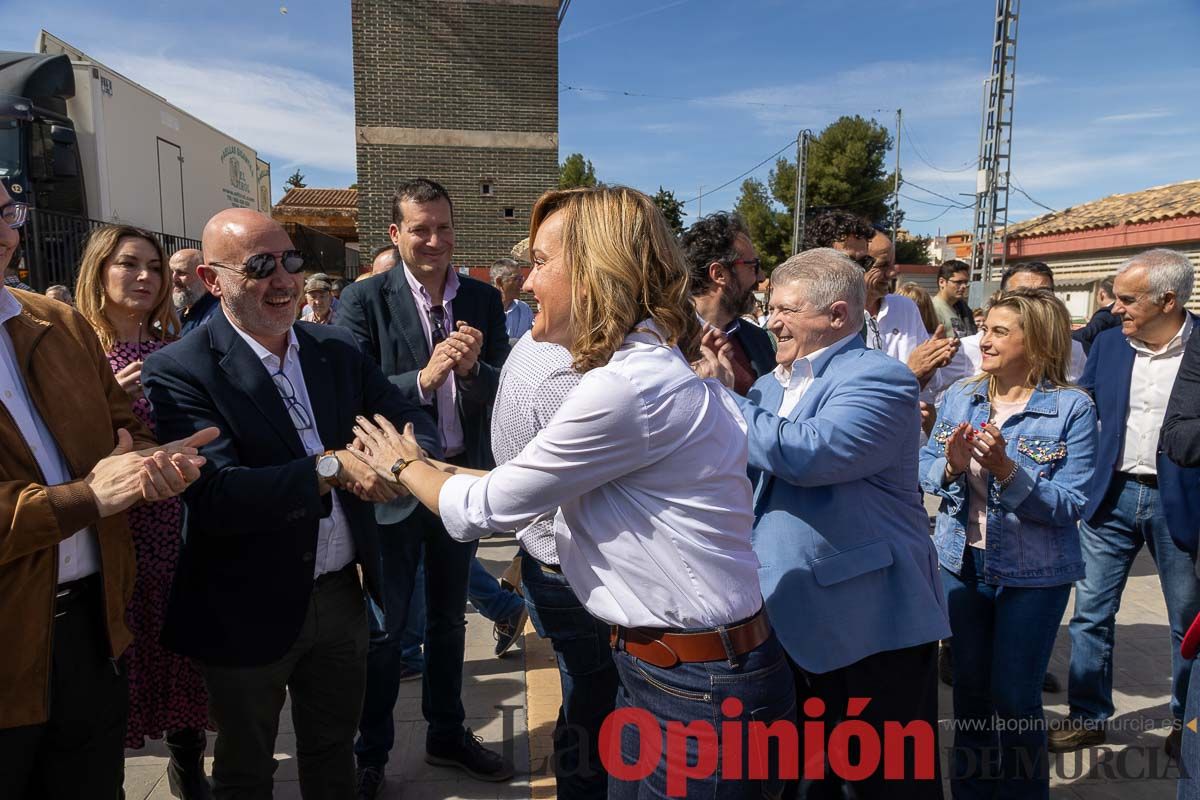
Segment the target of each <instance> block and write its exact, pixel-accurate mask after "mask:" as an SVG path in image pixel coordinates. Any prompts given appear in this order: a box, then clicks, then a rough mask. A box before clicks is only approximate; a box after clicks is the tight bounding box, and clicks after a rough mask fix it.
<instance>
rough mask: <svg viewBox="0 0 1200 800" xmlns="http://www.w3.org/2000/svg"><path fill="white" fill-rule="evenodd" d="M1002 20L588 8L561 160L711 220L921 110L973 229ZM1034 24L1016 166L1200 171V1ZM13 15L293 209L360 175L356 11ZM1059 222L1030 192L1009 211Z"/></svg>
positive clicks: (563, 35)
mask: <svg viewBox="0 0 1200 800" xmlns="http://www.w3.org/2000/svg"><path fill="white" fill-rule="evenodd" d="M98 5H102V7H98ZM281 5H286V7H287V13H286V14H282V13H280V8H281ZM993 8H994V4H993V3H992V2H990V0H920V1H918V0H880V1H878V2H877V1H876V0H863V2H859V3H856V4H853V5H851V4H850V3H845V2H838V3H828V2H814V1H812V0H737V1H736V2H734V1H733V0H572V3H571V6H570V9H569V12H568V14H567V17H566V20H565V22H564V23H563V26H562V29H561V31H560V34H559V63H560V70H559V83H560V85H561V86H563V87H566V86H573V87H581V88H583V89H588V90H597V89H598V90H604V91H578V90H573V89H565V88H564V89H563V90H562V91H561V92H560V95H559V98H560V104H559V117H560V119H559V126H560V154H561V155H563V156H565V155H566V154H568V153H571V152H576V151H578V152H582V153H584V154H585V155H586V156H587V157H588V158H590V159H591V160H592V162H593V163H594V164H595V167H596V171H597V173H598V175H599V176H600V178H601V179H602V180H605V181H608V182H610V183H626V184H629V185H632V186H636V187H638V188H641V189H644V190H647V191H654V190H656V189H657V188H658V186H659V185H662V186H665V187H666V188H669V189H672V190H674V191H675V192H676V194H677V195H678V196H679V197H680V198H681V199H684V200H690V201H692V202H689V204H688V206H687V210H688V211H689V212H690V213H691V214H693V215H694V214H695V213H696V211H697V210H698V208H697V206H698V205H699V204H698V203H697V202H695V201H694V200H693V198H695V197H696V195H697V194H699V192H700V187H701V186H704V187H706V188H705V191H706V192H708V191H712V190H713V188H714V187H717V186H718V185H720V184H723V183H725V182H727V181H729V180H730V179H731V178H734V177H736V176H738V175H740V174H741V173H743V172H745V171H746V170H748V169H750V168H751V167H752V166H754V165H755V164H757V163H758V162H760V161H762V160H763V159H764V158H766V157H767V156H769V155H770V154H771V153H773V152H775V151H776V150H779V149H780V148H781V147H784V146H785V145H786V144H787V143H788V141H789V140H794V138H795V135H796V131H797V130H798V129H799V128H802V127H807V128H811V129H813V130H814V131H819V130H820V129H821V128H822V127H823V126H824V125H826V124H828V123H829V122H831V121H832V120H834V119H836V118H837V117H838V116H839V115H841V114H846V113H850V114H853V113H858V114H863V115H864V116H873V117H875V118H876V119H878V120H879V121H880V122H882V123H884V124H886V125H888V126H889V128H890V127H891V126H892V124H893V121H894V109H895V108H897V107H901V108H903V109H904V119H905V124H906V127H905V130H904V131H903V139H904V142H903V144H902V146H901V152H900V156H901V167H902V170H903V173H904V177H905V178H906V179H907V180H909V181H912V182H913V185H908V186H905V187H903V188H902V190H901V191H902V193H903V194H904V195H905V197H904V198H902V200H901V207H902V208H903V209H904V210H905V212H906V214H907V217H908V221H907V223H906V226H907V227H909V228H910V229H911V230H913V231H915V232H919V233H934V232H936V231H937V230H939V229H940V230H941V231H943V232H947V231H952V230H956V229H961V228H966V227H970V224H971V213H970V212H969V211H962V210H958V209H955V208H946V205H947V203H946V201H945V200H943V199H941V198H939V197H937V196H935V195H933V194H930V193H929V192H928V191H926V190H932V191H933V192H936V193H939V194H942V195H946V196H948V197H951V198H960V193H962V192H971V191H973V188H974V172H973V171H971V170H970V169H967V170H966V171H955V172H947V171H944V170H956V169H959V170H961V168H962V167H963V166H964V165H969V164H971V163H972V162H973V161H974V159H975V157H976V155H977V150H978V141H979V104H980V91H981V86H982V81H983V78H984V77H985V76H986V73H987V69H988V62H989V59H990V45H991V36H992V12H993ZM1023 12H1024V13H1023V14H1022V18H1021V23H1020V43H1019V45H1018V52H1017V91H1016V111H1015V115H1014V116H1015V125H1014V134H1013V173H1014V176H1015V180H1016V183H1018V184H1019V185H1020V186H1021V187H1022V188H1024V189H1025V190H1026V191H1027V192H1028V194H1029V195H1030V196H1031V197H1033V198H1034V199H1036V200H1037V201H1038V202H1040V203H1043V204H1045V205H1048V206H1050V207H1052V208H1065V207H1067V206H1070V205H1074V204H1078V203H1081V202H1085V201H1088V200H1092V199H1095V198H1098V197H1102V196H1104V195H1106V194H1111V193H1114V192H1128V191H1135V190H1138V189H1142V188H1146V187H1149V186H1155V185H1159V184H1163V183H1170V182H1174V181H1178V180H1184V179H1192V178H1198V177H1200V110H1198V103H1197V101H1198V100H1200V88H1198V87H1200V59H1197V57H1196V55H1195V50H1194V42H1195V41H1196V40H1197V35H1198V34H1200V5H1198V4H1197V3H1196V2H1194V0H1136V1H1134V0H1125V1H1118V0H1090V1H1089V0H1053V2H1047V1H1043V2H1029V1H1028V0H1027V2H1026V3H1024V7H1023ZM0 15H2V16H0V18H2V19H3V20H4V25H3V29H2V30H0V49H11V50H27V49H29V48H30V47H31V45H32V43H33V41H34V38H35V36H36V34H37V30H38V29H39V28H42V27H44V28H46V29H47V30H49V31H50V32H51V33H54V34H55V35H57V36H60V37H61V38H64V39H66V40H67V41H68V42H71V43H72V44H74V45H75V46H77V47H79V48H80V49H82V50H84V51H85V52H88V53H89V54H91V55H93V56H94V57H95V58H97V59H98V60H99V61H102V62H104V63H105V64H107V65H109V66H110V67H112V68H114V69H117V70H118V71H120V72H122V73H124V74H126V75H127V76H128V77H130V78H132V79H134V80H136V81H138V82H140V83H143V84H145V85H146V86H148V87H149V88H151V89H152V90H154V91H156V92H158V93H159V94H162V95H163V96H165V97H167V98H168V99H169V100H171V101H172V102H174V103H175V104H177V105H179V106H181V107H182V108H184V109H186V110H188V111H190V112H191V113H193V114H195V115H196V116H198V117H200V118H201V119H204V120H205V121H207V122H210V123H212V124H214V125H216V126H217V127H218V128H221V129H222V130H225V131H227V132H228V133H230V134H232V135H234V136H237V137H238V138H240V139H242V140H243V141H245V142H246V143H247V144H249V145H251V146H252V147H255V148H256V149H257V150H258V151H259V153H260V155H262V156H263V157H265V158H266V159H267V160H269V161H270V162H271V164H272V173H273V178H274V184H275V197H276V199H277V198H278V197H279V196H280V194H281V186H282V183H283V181H284V179H285V178H286V177H287V176H288V175H289V174H291V172H292V170H293V169H295V168H297V167H299V168H300V170H301V171H302V172H304V173H305V174H306V175H307V178H308V184H309V185H310V186H345V185H347V184H349V183H350V182H352V181H353V180H354V138H353V126H354V103H353V91H352V71H351V55H350V14H349V2H348V0H344V1H342V0H295V1H294V2H288V0H274V1H271V2H264V1H263V0H243V1H242V2H238V3H233V2H207V1H206V0H193V2H188V3H183V2H181V0H173V1H172V2H148V1H147V0H112V1H111V2H107V3H103V4H97V3H95V2H94V0H88V1H84V0H52V1H51V2H48V3H22V4H19V5H18V4H16V3H14V2H13V0H0ZM521 46H522V43H521V42H514V43H513V47H514V48H517V47H521ZM625 92H628V93H630V94H632V95H635V96H630V95H628V94H623V93H625ZM636 95H651V96H649V97H646V96H636ZM789 153H790V151H789ZM769 168H770V163H768V164H765V165H763V166H762V167H761V168H759V169H758V170H757V171H756V172H754V173H753V174H755V175H756V176H758V177H761V178H763V179H765V177H766V174H767V172H768V170H769ZM739 185H740V181H735V182H733V183H732V184H731V185H729V186H728V187H727V188H725V189H722V190H719V191H713V192H712V194H707V195H706V196H704V198H703V200H702V203H703V210H704V211H706V212H707V211H714V210H717V209H720V208H729V207H731V206H732V205H733V203H734V202H735V199H736V195H737V189H738V186H739ZM918 187H923V188H918ZM961 199H962V200H964V201H968V200H969V199H968V198H961ZM1041 211H1042V209H1040V208H1039V207H1038V206H1037V205H1035V204H1034V203H1033V202H1031V201H1029V200H1028V199H1026V198H1025V197H1023V196H1021V195H1020V194H1017V193H1016V192H1014V193H1013V196H1012V198H1011V199H1010V219H1012V220H1021V219H1026V218H1028V217H1030V216H1034V215H1035V214H1038V213H1041Z"/></svg>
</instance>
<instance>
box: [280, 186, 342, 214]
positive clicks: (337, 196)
mask: <svg viewBox="0 0 1200 800" xmlns="http://www.w3.org/2000/svg"><path fill="white" fill-rule="evenodd" d="M276 205H279V206H289V207H293V208H294V207H297V206H302V207H305V208H328V209H347V210H351V209H352V210H354V211H357V210H358V189H309V188H307V187H306V188H304V189H289V190H288V193H287V194H285V195H284V196H283V199H281V200H280V201H279V202H278V203H277V204H276Z"/></svg>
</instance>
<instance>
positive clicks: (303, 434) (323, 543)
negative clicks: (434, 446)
mask: <svg viewBox="0 0 1200 800" xmlns="http://www.w3.org/2000/svg"><path fill="white" fill-rule="evenodd" d="M223 311H224V308H222V312H223ZM226 318H228V316H227V317H226ZM229 324H230V325H232V326H233V329H234V330H235V331H237V332H238V335H239V336H241V337H242V339H244V340H245V341H246V344H248V345H250V349H251V350H253V351H254V354H255V355H256V356H258V359H259V361H260V362H261V363H262V365H263V369H265V370H266V371H267V374H268V375H274V374H275V373H277V372H283V374H284V375H286V376H287V379H288V380H289V381H290V382H291V384H292V389H293V390H294V391H295V392H296V402H297V403H299V404H300V405H301V406H303V407H304V410H305V411H306V412H307V413H308V419H309V421H310V422H311V423H312V424H311V425H309V426H308V427H307V428H305V429H304V430H300V428H299V426H297V427H296V433H297V434H299V436H300V443H301V444H302V445H304V452H306V453H308V454H309V455H310V456H318V455H320V454H321V453H324V452H325V450H326V449H327V448H326V447H325V446H324V445H323V444H322V443H321V438H320V436H319V435H318V434H317V417H316V415H315V414H314V413H313V409H312V403H311V402H310V401H309V399H308V386H306V385H305V383H304V371H303V370H301V369H300V342H299V341H298V340H297V339H296V331H295V329H294V328H292V329H289V330H288V348H287V352H286V353H284V354H283V363H282V364H280V362H279V357H278V356H276V355H275V354H274V353H272V352H271V351H270V350H268V349H267V348H265V347H263V346H262V345H261V344H259V343H258V342H256V341H255V340H254V338H253V337H251V336H250V334H248V333H246V332H245V331H243V330H242V329H241V328H239V327H238V326H237V325H236V324H235V323H234V322H233V320H229ZM271 382H272V383H274V382H275V379H274V378H272V379H271ZM276 388H278V387H276ZM280 394H281V396H282V392H280ZM284 406H285V407H286V406H287V401H286V400H285V401H284ZM289 417H290V415H289ZM294 424H295V423H294V422H293V425H294ZM330 496H331V499H332V500H333V513H331V514H330V515H329V516H328V517H324V518H322V519H321V521H320V524H319V525H318V527H317V552H316V558H315V559H314V560H313V577H314V578H316V577H317V576H318V575H323V574H325V573H326V572H337V571H338V570H339V569H341V568H342V567H344V566H346V565H347V564H349V563H350V562H351V561H353V560H354V539H353V538H352V537H351V536H350V525H349V523H348V522H346V512H345V511H343V510H342V504H341V503H340V502H338V497H337V492H330Z"/></svg>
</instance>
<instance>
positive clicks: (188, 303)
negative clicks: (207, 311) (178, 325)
mask: <svg viewBox="0 0 1200 800" xmlns="http://www.w3.org/2000/svg"><path fill="white" fill-rule="evenodd" d="M199 299H200V296H199V295H197V294H194V293H193V292H191V291H189V290H188V289H172V290H171V302H172V303H173V304H174V305H175V310H176V311H186V310H187V309H189V308H191V307H192V306H193V305H195V304H196V301H197V300H199Z"/></svg>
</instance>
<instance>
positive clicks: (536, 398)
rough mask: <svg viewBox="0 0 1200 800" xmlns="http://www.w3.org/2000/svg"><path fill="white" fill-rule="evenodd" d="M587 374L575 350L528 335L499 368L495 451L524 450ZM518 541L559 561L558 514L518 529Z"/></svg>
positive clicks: (540, 556) (502, 456)
mask: <svg viewBox="0 0 1200 800" xmlns="http://www.w3.org/2000/svg"><path fill="white" fill-rule="evenodd" d="M581 377H582V376H581V375H580V374H579V373H578V372H576V371H575V369H574V368H573V367H572V359H571V353H570V352H569V351H568V350H567V349H566V348H565V347H560V346H559V345H556V344H552V343H550V342H535V341H534V340H533V337H532V336H530V335H529V334H525V335H524V336H522V337H521V338H520V339H519V340H517V344H516V346H515V347H513V349H512V352H511V353H509V354H508V358H507V359H506V360H505V362H504V368H503V369H502V370H500V388H499V389H497V390H496V403H495V405H493V406H492V454H493V455H494V456H495V457H496V464H498V465H499V464H505V463H507V462H509V461H511V460H513V459H514V458H516V457H517V456H518V455H520V453H521V451H522V450H524V449H525V448H526V447H527V446H528V445H529V443H530V442H532V441H533V437H535V436H537V435H538V431H540V430H541V429H542V428H545V427H546V426H547V425H549V424H550V420H551V419H552V418H553V417H554V415H555V414H556V413H557V412H558V409H559V407H560V406H561V405H562V404H563V402H564V401H565V400H566V399H567V396H568V395H569V394H570V393H571V390H573V389H574V388H575V387H576V386H578V385H579V379H580V378H581ZM517 540H518V541H519V542H520V543H521V547H522V548H523V549H524V550H525V552H527V553H529V555H531V556H533V557H534V558H536V559H537V560H538V561H540V562H542V563H543V564H555V565H557V564H558V547H557V546H556V545H555V543H554V515H553V514H547V515H546V518H545V519H541V520H538V521H537V522H534V523H533V524H532V525H529V526H528V527H526V528H522V529H521V530H519V531H517Z"/></svg>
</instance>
